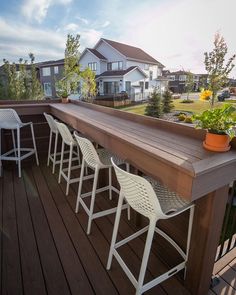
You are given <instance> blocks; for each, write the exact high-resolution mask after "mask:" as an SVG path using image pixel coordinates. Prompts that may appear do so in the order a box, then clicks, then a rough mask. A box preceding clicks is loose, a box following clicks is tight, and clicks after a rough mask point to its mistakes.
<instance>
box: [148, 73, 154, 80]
mask: <svg viewBox="0 0 236 295" xmlns="http://www.w3.org/2000/svg"><path fill="white" fill-rule="evenodd" d="M152 79H153V71H150V72H149V80H150V81H152Z"/></svg>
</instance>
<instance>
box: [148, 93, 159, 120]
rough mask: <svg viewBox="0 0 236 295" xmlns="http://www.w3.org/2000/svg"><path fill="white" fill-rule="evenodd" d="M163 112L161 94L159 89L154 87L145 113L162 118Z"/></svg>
mask: <svg viewBox="0 0 236 295" xmlns="http://www.w3.org/2000/svg"><path fill="white" fill-rule="evenodd" d="M161 113H162V108H161V95H160V94H159V93H158V92H157V89H156V88H154V90H153V92H152V94H151V96H150V98H149V100H148V105H147V106H146V109H145V115H147V116H150V117H156V118H160V116H161Z"/></svg>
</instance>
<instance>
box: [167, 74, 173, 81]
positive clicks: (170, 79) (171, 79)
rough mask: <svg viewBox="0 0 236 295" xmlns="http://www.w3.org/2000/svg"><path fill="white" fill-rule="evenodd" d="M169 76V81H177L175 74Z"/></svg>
mask: <svg viewBox="0 0 236 295" xmlns="http://www.w3.org/2000/svg"><path fill="white" fill-rule="evenodd" d="M167 78H168V80H169V81H175V76H174V75H171V76H167Z"/></svg>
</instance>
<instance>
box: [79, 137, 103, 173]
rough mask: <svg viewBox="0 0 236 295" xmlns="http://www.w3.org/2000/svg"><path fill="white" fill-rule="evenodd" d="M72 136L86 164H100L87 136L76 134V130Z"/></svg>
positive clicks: (92, 165) (94, 165) (91, 165)
mask: <svg viewBox="0 0 236 295" xmlns="http://www.w3.org/2000/svg"><path fill="white" fill-rule="evenodd" d="M74 136H75V139H76V141H77V142H78V145H79V147H80V150H81V152H82V154H83V157H84V160H85V162H86V163H87V165H89V166H90V167H92V168H95V167H96V166H99V165H102V164H101V161H100V159H99V156H98V154H97V151H96V149H95V147H94V146H93V144H92V142H91V141H90V140H88V139H87V138H84V137H80V136H78V134H77V133H76V132H74Z"/></svg>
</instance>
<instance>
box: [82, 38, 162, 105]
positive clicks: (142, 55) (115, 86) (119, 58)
mask: <svg viewBox="0 0 236 295" xmlns="http://www.w3.org/2000/svg"><path fill="white" fill-rule="evenodd" d="M79 63H80V66H81V70H83V69H85V68H86V67H89V68H90V69H91V70H93V71H94V72H95V74H96V82H97V89H98V93H99V95H114V94H117V93H120V92H123V91H125V92H127V94H128V95H129V96H130V97H131V98H132V99H134V100H142V99H145V98H147V97H148V95H149V94H150V92H151V91H152V90H153V87H157V88H159V89H161V87H162V85H163V79H159V77H160V76H162V70H163V68H164V66H163V65H162V64H161V63H160V62H158V61H157V60H156V59H154V58H153V57H152V56H150V55H149V54H147V53H146V52H144V51H143V50H142V49H140V48H137V47H134V46H130V45H127V44H123V43H119V42H115V41H111V40H107V39H104V38H101V39H100V40H99V41H98V43H97V44H96V45H95V46H94V48H86V49H85V50H84V51H83V53H82V54H81V56H80V60H79Z"/></svg>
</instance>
